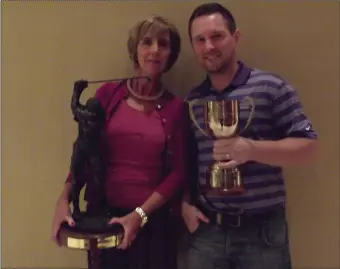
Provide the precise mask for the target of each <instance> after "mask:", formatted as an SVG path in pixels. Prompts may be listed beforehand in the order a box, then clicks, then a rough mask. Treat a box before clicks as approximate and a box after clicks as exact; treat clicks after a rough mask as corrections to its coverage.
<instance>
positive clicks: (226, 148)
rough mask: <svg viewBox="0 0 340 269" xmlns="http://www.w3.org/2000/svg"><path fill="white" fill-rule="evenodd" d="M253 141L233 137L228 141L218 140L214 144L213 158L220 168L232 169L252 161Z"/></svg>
mask: <svg viewBox="0 0 340 269" xmlns="http://www.w3.org/2000/svg"><path fill="white" fill-rule="evenodd" d="M253 143H254V141H252V140H250V139H247V138H244V137H235V138H230V139H218V140H216V141H215V142H214V148H213V157H214V159H215V160H216V161H220V163H219V166H220V167H221V168H227V169H228V168H234V167H236V166H238V165H240V164H243V163H245V162H248V161H250V160H251V159H252V155H253V151H254V144H253Z"/></svg>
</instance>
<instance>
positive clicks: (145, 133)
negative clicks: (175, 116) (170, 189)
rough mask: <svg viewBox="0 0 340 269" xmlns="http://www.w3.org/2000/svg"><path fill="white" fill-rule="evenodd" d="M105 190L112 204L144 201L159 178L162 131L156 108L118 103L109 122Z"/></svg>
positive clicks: (123, 102) (120, 205) (162, 145)
mask: <svg viewBox="0 0 340 269" xmlns="http://www.w3.org/2000/svg"><path fill="white" fill-rule="evenodd" d="M107 138H108V152H109V155H108V156H107V158H108V168H107V177H106V188H105V189H106V193H107V197H108V202H109V204H110V205H112V206H116V207H122V208H134V207H137V206H140V205H141V204H143V203H144V202H145V201H146V200H147V198H148V197H149V196H150V195H151V194H152V193H153V192H154V190H155V189H156V187H157V186H158V184H159V182H160V180H161V176H162V175H161V172H162V171H161V169H162V162H161V155H162V152H163V150H164V146H165V139H166V137H165V133H164V129H163V126H162V122H161V118H160V116H159V113H158V112H157V111H156V110H153V111H152V112H150V113H149V114H146V113H144V112H141V111H138V110H136V109H134V108H132V107H130V106H129V105H128V103H127V102H126V100H124V101H122V102H121V104H120V105H119V106H118V108H117V110H116V112H115V114H114V115H113V116H112V118H111V120H110V121H109V122H108V126H107Z"/></svg>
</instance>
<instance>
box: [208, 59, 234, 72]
mask: <svg viewBox="0 0 340 269" xmlns="http://www.w3.org/2000/svg"><path fill="white" fill-rule="evenodd" d="M231 65H232V61H231V59H228V60H225V61H224V62H223V63H221V65H220V66H217V67H216V68H214V69H209V68H207V67H205V70H206V72H207V73H208V74H211V75H218V74H224V73H226V72H227V71H228V70H229V69H230V68H231Z"/></svg>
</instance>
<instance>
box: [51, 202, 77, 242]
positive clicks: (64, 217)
mask: <svg viewBox="0 0 340 269" xmlns="http://www.w3.org/2000/svg"><path fill="white" fill-rule="evenodd" d="M64 221H66V222H67V223H68V225H70V226H74V225H75V222H74V220H73V218H72V217H71V210H70V206H69V203H68V201H67V200H65V199H61V200H59V201H58V202H57V206H56V209H55V213H54V218H53V222H52V235H51V236H52V240H53V241H54V242H55V243H56V244H57V245H58V246H60V243H59V238H58V232H59V229H60V225H61V224H62V223H63V222H64Z"/></svg>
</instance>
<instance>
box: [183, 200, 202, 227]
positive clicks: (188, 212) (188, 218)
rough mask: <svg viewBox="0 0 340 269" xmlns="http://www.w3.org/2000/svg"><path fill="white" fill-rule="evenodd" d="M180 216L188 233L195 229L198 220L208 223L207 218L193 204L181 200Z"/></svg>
mask: <svg viewBox="0 0 340 269" xmlns="http://www.w3.org/2000/svg"><path fill="white" fill-rule="evenodd" d="M182 217H183V219H184V222H185V225H186V226H187V229H188V230H189V232H190V233H193V232H195V231H196V229H197V228H198V226H199V225H200V221H203V222H205V223H209V219H208V218H207V217H206V216H205V215H204V214H203V213H202V212H201V211H200V210H199V209H198V208H197V207H195V206H192V205H189V204H188V203H187V202H182Z"/></svg>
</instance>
